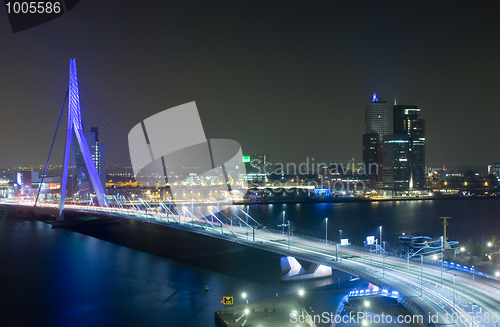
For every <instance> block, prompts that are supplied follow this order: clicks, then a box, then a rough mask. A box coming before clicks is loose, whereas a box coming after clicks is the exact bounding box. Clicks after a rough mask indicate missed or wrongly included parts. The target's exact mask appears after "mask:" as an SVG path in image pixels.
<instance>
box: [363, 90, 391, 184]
mask: <svg viewBox="0 0 500 327" xmlns="http://www.w3.org/2000/svg"><path fill="white" fill-rule="evenodd" d="M388 118H389V110H388V107H387V103H386V102H385V101H380V100H379V99H378V98H377V94H376V93H374V94H373V97H372V99H371V103H370V104H369V105H368V106H366V109H365V134H364V135H363V163H364V165H365V171H366V174H367V175H368V176H370V177H371V179H372V180H377V179H378V180H379V181H381V178H377V176H379V177H382V169H381V166H382V151H383V150H382V141H383V137H384V135H387V134H388V133H389V120H388Z"/></svg>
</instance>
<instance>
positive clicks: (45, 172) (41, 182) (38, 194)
mask: <svg viewBox="0 0 500 327" xmlns="http://www.w3.org/2000/svg"><path fill="white" fill-rule="evenodd" d="M68 93H69V88H68V89H67V90H66V96H65V97H64V101H63V105H62V108H61V114H60V115H59V121H58V122H57V127H56V132H55V133H54V138H53V139H52V145H51V146H50V151H49V157H48V158H47V164H46V165H45V169H44V172H43V175H42V180H41V181H40V186H39V187H38V193H37V194H36V200H35V204H34V205H33V206H34V207H36V204H37V202H38V197H39V196H40V190H41V189H42V185H43V180H44V179H45V175H46V174H47V167H48V166H49V161H50V155H51V154H52V149H53V148H54V143H55V141H56V136H57V131H58V130H59V125H60V124H61V119H62V116H63V112H64V105H65V104H66V100H67V99H68ZM68 124H69V122H68Z"/></svg>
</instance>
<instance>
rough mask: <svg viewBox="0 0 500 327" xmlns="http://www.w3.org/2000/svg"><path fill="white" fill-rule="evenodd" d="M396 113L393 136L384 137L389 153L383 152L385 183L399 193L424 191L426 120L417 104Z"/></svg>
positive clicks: (395, 111)
mask: <svg viewBox="0 0 500 327" xmlns="http://www.w3.org/2000/svg"><path fill="white" fill-rule="evenodd" d="M393 110H394V122H393V123H394V134H393V135H388V136H386V137H384V151H385V150H386V149H387V151H389V152H390V153H387V154H386V153H385V152H384V167H385V168H384V183H386V184H387V185H388V186H390V187H393V188H394V189H399V190H403V189H405V190H406V189H409V190H413V189H424V188H425V120H424V119H421V118H419V116H420V109H419V108H418V107H417V106H415V105H395V106H394V108H393ZM396 145H397V146H396ZM403 148H404V149H403ZM391 149H392V150H391Z"/></svg>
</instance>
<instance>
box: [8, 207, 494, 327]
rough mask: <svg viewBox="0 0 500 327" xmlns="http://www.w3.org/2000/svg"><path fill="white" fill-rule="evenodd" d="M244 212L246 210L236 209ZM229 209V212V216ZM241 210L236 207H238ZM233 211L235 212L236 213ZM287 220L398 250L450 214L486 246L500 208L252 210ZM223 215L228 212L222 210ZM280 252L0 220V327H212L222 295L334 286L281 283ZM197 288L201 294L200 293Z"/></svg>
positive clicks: (436, 228)
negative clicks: (403, 238)
mask: <svg viewBox="0 0 500 327" xmlns="http://www.w3.org/2000/svg"><path fill="white" fill-rule="evenodd" d="M240 208H241V209H242V210H246V208H245V207H244V206H241V207H240ZM233 210H234V209H233ZM238 211H239V210H238ZM238 211H236V210H235V211H233V214H238V215H240V214H241V211H239V213H238ZM283 211H285V219H286V220H290V221H292V224H293V225H294V226H295V228H296V231H295V232H296V233H304V234H308V235H311V236H316V237H318V238H324V237H325V234H326V233H325V226H326V224H325V218H327V217H328V237H329V239H330V240H338V238H339V229H342V231H343V232H342V233H343V234H342V237H345V238H349V241H350V242H351V243H353V244H357V245H361V244H362V243H363V240H364V238H365V237H366V236H368V235H376V236H377V238H378V233H379V226H382V230H383V240H385V241H388V242H389V243H391V244H397V236H398V235H401V234H402V233H403V232H404V233H406V234H407V235H408V234H411V235H422V234H423V235H429V236H439V235H441V232H442V226H441V225H440V223H441V222H440V221H439V219H438V217H442V216H447V217H452V218H451V220H450V225H449V226H448V235H449V239H452V240H459V241H461V242H465V241H466V240H467V239H469V238H473V239H475V240H481V237H483V238H484V240H485V241H486V240H487V239H488V238H490V237H491V235H499V234H500V219H499V213H500V201H499V200H497V199H456V200H425V201H391V202H357V203H314V204H313V203H302V204H265V205H251V206H250V208H249V213H250V215H251V216H253V217H254V218H255V219H256V220H257V221H259V223H261V224H264V225H266V226H269V227H270V228H271V227H276V229H278V228H277V225H278V224H281V222H282V212H283ZM225 214H230V213H229V212H225ZM279 259H280V257H279V255H276V254H272V253H268V252H265V251H261V250H257V249H253V248H250V247H247V246H243V245H239V244H235V243H231V242H227V241H224V240H219V239H215V238H213V237H208V236H203V235H199V234H195V233H190V232H185V231H181V230H176V229H172V228H166V227H163V226H159V225H156V224H148V223H141V222H138V221H130V220H126V221H125V222H124V223H122V224H118V225H107V226H99V227H96V226H94V227H91V228H82V227H79V228H74V229H73V230H65V229H53V228H51V226H50V225H49V224H46V223H42V222H39V221H35V220H27V219H21V218H14V217H9V218H0V267H1V268H0V280H1V287H0V294H1V296H0V301H1V303H0V304H1V305H0V312H1V315H0V325H2V326H160V325H162V326H215V323H214V311H216V310H219V309H220V308H221V303H220V300H221V298H222V296H234V298H235V304H243V300H242V299H241V296H240V295H241V293H242V292H246V293H247V294H248V297H249V300H250V301H251V302H253V301H258V300H262V299H266V298H270V297H273V296H275V295H276V293H279V294H280V295H282V294H288V293H291V292H295V291H296V290H297V289H298V288H300V287H306V288H312V287H315V286H321V285H325V284H326V283H327V282H328V283H332V282H335V281H336V277H335V280H334V279H327V280H320V281H313V282H303V283H281V282H280V278H279V276H280V264H279ZM205 286H208V287H209V291H208V292H207V291H205Z"/></svg>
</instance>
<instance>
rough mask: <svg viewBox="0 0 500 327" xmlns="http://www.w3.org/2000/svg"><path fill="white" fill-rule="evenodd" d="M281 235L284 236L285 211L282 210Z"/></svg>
mask: <svg viewBox="0 0 500 327" xmlns="http://www.w3.org/2000/svg"><path fill="white" fill-rule="evenodd" d="M281 229H282V231H281V232H282V234H283V236H284V235H285V210H283V224H282V225H281Z"/></svg>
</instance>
